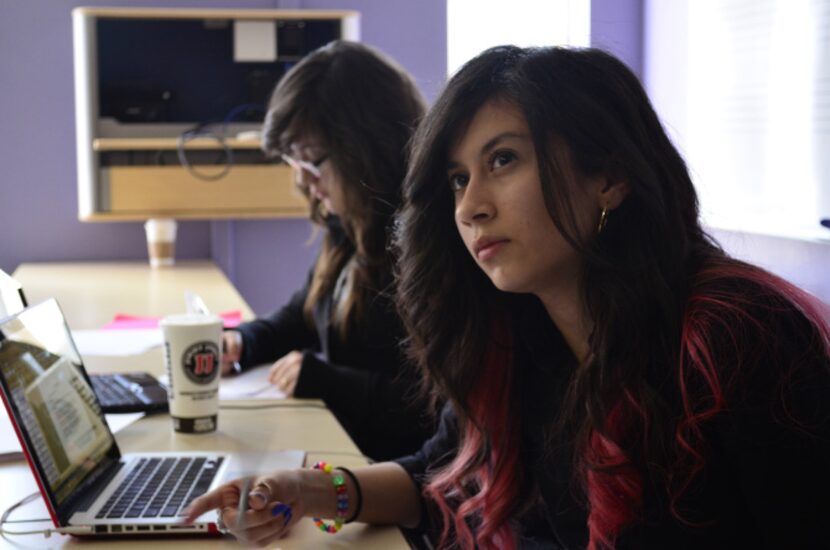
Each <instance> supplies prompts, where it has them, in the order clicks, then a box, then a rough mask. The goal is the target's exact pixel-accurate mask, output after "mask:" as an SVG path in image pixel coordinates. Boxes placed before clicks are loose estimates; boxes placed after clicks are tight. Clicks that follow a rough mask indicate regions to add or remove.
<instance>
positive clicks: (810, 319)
mask: <svg viewBox="0 0 830 550" xmlns="http://www.w3.org/2000/svg"><path fill="white" fill-rule="evenodd" d="M817 304H818V302H817V300H815V299H814V298H812V297H811V296H810V295H808V294H807V293H806V292H803V291H801V290H799V289H798V288H796V287H795V286H794V285H792V284H790V283H788V282H787V281H785V280H783V279H781V278H779V277H777V276H775V275H773V274H771V273H769V272H767V271H764V270H763V269H761V268H758V267H755V266H752V265H749V264H745V263H743V262H740V261H737V260H732V259H728V258H725V259H721V260H717V261H714V262H711V263H710V264H708V265H705V266H703V267H702V268H701V269H699V270H698V271H697V272H696V273H694V274H693V275H692V277H691V279H690V284H689V295H688V299H687V301H686V307H685V309H684V313H683V320H682V333H681V361H682V362H684V361H685V362H686V363H687V364H690V365H694V366H695V370H698V371H699V372H705V371H707V370H709V372H710V373H714V372H717V373H719V378H720V381H721V382H722V383H723V384H724V385H725V386H727V387H728V386H729V385H730V384H731V383H734V382H737V381H738V380H740V381H741V384H745V383H747V382H750V381H755V382H758V383H764V381H766V383H772V384H773V385H774V386H778V387H779V389H780V384H782V383H784V382H785V381H788V380H789V381H793V380H795V379H799V378H801V377H802V376H805V375H807V373H810V377H812V376H820V377H826V373H827V371H828V369H830V358H829V356H828V350H829V349H830V343H829V342H828V337H830V331H828V327H827V323H826V321H824V320H823V319H822V318H821V314H820V311H819V307H818V305H817ZM706 364H708V365H709V367H710V368H711V370H710V369H707V368H703V369H700V368H699V367H700V366H701V365H706ZM725 389H726V388H725Z"/></svg>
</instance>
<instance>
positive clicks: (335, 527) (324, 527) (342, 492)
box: [311, 462, 349, 535]
mask: <svg viewBox="0 0 830 550" xmlns="http://www.w3.org/2000/svg"><path fill="white" fill-rule="evenodd" d="M313 468H314V469H315V470H322V471H324V472H326V473H327V474H332V470H333V468H332V467H331V464H327V463H325V462H318V463H317V464H315V465H314V466H313ZM331 480H332V482H333V483H334V490H335V492H336V493H337V515H336V516H335V517H334V522H333V523H326V522H325V521H323V520H322V519H320V518H311V519H312V521H314V525H316V526H317V527H318V528H319V529H320V531H322V532H324V533H331V534H332V535H333V534H335V533H336V532H338V531H339V530H340V529H342V528H343V523H344V522H345V521H346V510H348V509H349V494H348V493H347V492H346V481H345V480H344V479H343V474H332V477H331Z"/></svg>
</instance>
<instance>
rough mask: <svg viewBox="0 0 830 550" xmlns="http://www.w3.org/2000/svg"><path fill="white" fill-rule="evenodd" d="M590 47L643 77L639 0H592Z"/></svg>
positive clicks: (641, 8)
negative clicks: (603, 51) (617, 58)
mask: <svg viewBox="0 0 830 550" xmlns="http://www.w3.org/2000/svg"><path fill="white" fill-rule="evenodd" d="M591 46H593V47H594V48H602V49H603V50H607V51H609V52H611V53H613V54H614V55H616V56H617V57H619V58H620V59H622V60H623V61H624V62H625V63H626V64H627V65H628V66H629V67H630V68H631V70H633V71H634V72H635V73H637V74H638V75H642V74H643V0H592V1H591Z"/></svg>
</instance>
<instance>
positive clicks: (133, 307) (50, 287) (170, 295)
mask: <svg viewBox="0 0 830 550" xmlns="http://www.w3.org/2000/svg"><path fill="white" fill-rule="evenodd" d="M13 277H14V278H15V279H17V281H18V282H19V283H20V284H21V285H23V291H24V292H25V293H26V298H27V300H28V301H29V303H31V304H36V303H38V302H40V301H42V300H45V299H47V298H51V297H55V298H57V299H58V302H59V303H60V304H61V307H62V308H63V310H64V313H65V314H66V318H67V320H68V321H69V326H70V327H71V328H73V329H95V328H100V327H101V326H103V325H104V324H106V323H108V322H110V321H112V318H113V317H114V316H115V315H116V314H117V313H128V314H132V315H156V316H163V315H168V314H171V313H183V312H184V310H185V304H184V292H185V290H191V291H193V292H195V293H196V294H198V295H199V296H201V297H202V299H203V300H204V301H205V305H207V307H208V309H210V310H211V311H212V312H214V313H222V312H225V311H234V310H239V311H240V312H241V313H242V318H243V319H253V318H254V313H253V311H251V308H250V307H249V306H248V304H247V303H245V300H244V299H243V298H242V296H240V295H239V293H238V292H237V291H236V289H235V288H234V287H233V285H232V284H231V283H230V281H228V279H227V278H226V277H225V274H224V273H222V271H221V270H220V269H219V268H217V267H216V265H215V264H213V263H212V262H207V261H202V262H179V263H177V264H176V265H174V266H172V267H164V268H157V269H153V268H151V267H150V266H149V265H148V264H147V262H121V263H117V262H111V263H109V262H108V263H98V262H94V263H93V262H89V263H28V264H21V265H20V267H18V268H17V269H16V270H15V272H14V275H13Z"/></svg>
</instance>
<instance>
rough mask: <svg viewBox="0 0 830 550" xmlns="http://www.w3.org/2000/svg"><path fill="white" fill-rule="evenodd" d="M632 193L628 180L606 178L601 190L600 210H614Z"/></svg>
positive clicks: (599, 197)
mask: <svg viewBox="0 0 830 550" xmlns="http://www.w3.org/2000/svg"><path fill="white" fill-rule="evenodd" d="M629 191H631V186H630V185H629V184H628V181H627V180H624V179H614V178H611V177H606V178H605V181H604V182H603V184H602V187H601V188H600V190H599V196H598V199H599V208H600V210H602V209H608V210H614V209H616V208H617V207H618V206H619V205H621V204H622V202H623V200H625V197H627V196H628V193H629Z"/></svg>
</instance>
